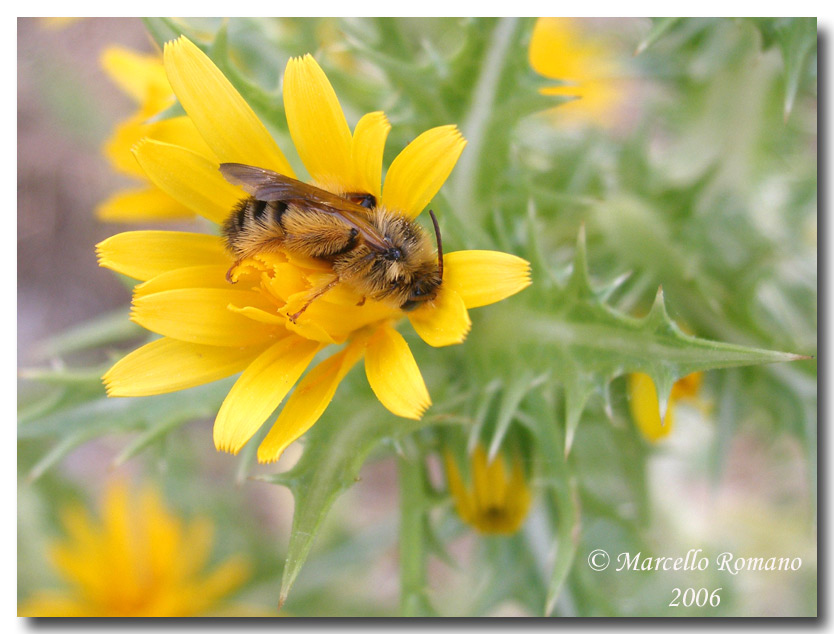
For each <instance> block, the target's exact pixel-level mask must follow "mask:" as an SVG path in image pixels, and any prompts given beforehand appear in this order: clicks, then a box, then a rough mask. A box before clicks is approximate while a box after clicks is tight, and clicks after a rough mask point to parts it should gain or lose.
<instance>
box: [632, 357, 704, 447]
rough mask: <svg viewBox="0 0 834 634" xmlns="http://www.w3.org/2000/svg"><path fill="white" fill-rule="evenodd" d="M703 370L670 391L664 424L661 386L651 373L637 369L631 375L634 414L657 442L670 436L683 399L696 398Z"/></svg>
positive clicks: (681, 380)
mask: <svg viewBox="0 0 834 634" xmlns="http://www.w3.org/2000/svg"><path fill="white" fill-rule="evenodd" d="M703 379H704V374H703V372H694V373H692V374H690V375H687V376H685V377H683V378H682V379H680V380H679V381H676V382H675V384H674V385H673V386H672V392H671V393H670V394H669V403H668V405H667V407H666V418H665V420H664V422H663V424H661V421H660V405H659V403H658V398H657V388H655V385H654V381H652V378H651V377H650V376H649V375H648V374H644V373H642V372H635V373H633V374H629V376H628V405H629V408H630V409H631V416H632V418H634V422H635V423H636V424H637V427H638V429H639V430H640V433H642V434H643V437H644V438H646V440H649V441H651V442H657V441H658V440H660V439H661V438H665V437H666V436H668V435H669V434H670V433H671V431H672V428H673V427H674V425H675V405H676V403H677V402H678V401H680V400H686V399H689V400H692V399H695V398H696V397H697V396H698V393H699V392H700V390H701V383H702V382H703Z"/></svg>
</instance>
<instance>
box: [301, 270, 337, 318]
mask: <svg viewBox="0 0 834 634" xmlns="http://www.w3.org/2000/svg"><path fill="white" fill-rule="evenodd" d="M339 281H340V280H339V278H338V277H336V278H335V279H333V281H331V282H328V283H327V284H325V285H324V286H322V287H320V288H317V289H316V291H315V292H314V293H313V295H312V297H310V298H308V299H307V303H306V304H304V306H302V307H301V310H299V311H298V312H297V313H294V314H292V315H289V318H290V321H291V322H292V323H295V320H296V319H298V317H299V315H301V313H303V312H304V311H305V310H307V307H308V306H310V304H312V303H313V302H314V301H316V300H317V299H318V298H319V297H321V296H322V295H324V294H325V293H326V292H327V291H329V290H330V289H331V288H333V287H334V286H336V284H338V283H339Z"/></svg>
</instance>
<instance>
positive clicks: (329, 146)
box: [284, 55, 353, 193]
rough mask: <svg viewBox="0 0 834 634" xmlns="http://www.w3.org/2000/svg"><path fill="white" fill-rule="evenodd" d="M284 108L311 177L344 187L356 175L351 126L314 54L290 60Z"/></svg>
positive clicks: (321, 181)
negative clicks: (353, 162)
mask: <svg viewBox="0 0 834 634" xmlns="http://www.w3.org/2000/svg"><path fill="white" fill-rule="evenodd" d="M284 110H285V111H286V113H287V123H288V124H289V128H290V135H291V136H292V140H293V143H294V144H295V148H296V150H298V155H299V156H300V157H301V161H302V162H303V163H304V166H305V167H306V168H307V171H308V172H309V173H310V176H311V178H312V179H313V180H314V181H316V182H317V183H318V184H319V185H320V186H322V187H327V188H328V189H331V190H332V189H334V185H335V186H337V187H336V188H342V189H343V188H344V186H345V185H346V184H347V181H348V180H349V179H350V178H351V176H352V174H353V169H352V163H351V136H350V129H349V128H348V125H347V121H346V120H345V115H344V113H343V112H342V107H341V106H340V105H339V100H338V99H337V98H336V93H335V92H334V91H333V87H332V86H331V85H330V82H329V81H328V79H327V76H326V75H325V74H324V71H323V70H322V69H321V67H320V66H319V65H318V63H316V60H315V59H313V57H312V56H311V55H305V56H304V57H294V58H292V59H290V61H289V62H287V70H286V72H285V73H284ZM341 193H344V191H343V192H341Z"/></svg>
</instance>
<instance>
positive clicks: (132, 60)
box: [101, 46, 171, 102]
mask: <svg viewBox="0 0 834 634" xmlns="http://www.w3.org/2000/svg"><path fill="white" fill-rule="evenodd" d="M101 66H102V68H104V71H105V72H106V73H107V74H108V75H109V76H110V79H112V80H113V81H114V82H116V84H118V86H119V88H121V89H122V90H123V91H124V92H126V93H127V94H128V95H130V96H131V97H132V98H133V100H134V101H136V102H141V101H143V100H144V99H146V98H147V96H148V90H149V89H153V88H156V89H167V91H168V92H169V93H170V92H171V88H170V85H169V84H168V78H167V77H166V76H165V68H164V67H163V66H162V60H161V59H160V58H159V56H158V55H144V54H142V53H137V52H136V51H132V50H130V49H127V48H124V47H122V46H110V47H108V48H107V49H105V51H104V53H103V54H102V56H101Z"/></svg>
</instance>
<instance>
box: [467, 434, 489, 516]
mask: <svg viewBox="0 0 834 634" xmlns="http://www.w3.org/2000/svg"><path fill="white" fill-rule="evenodd" d="M488 472H489V465H488V464H487V454H486V451H484V448H483V447H482V446H481V445H478V446H477V447H475V451H474V452H473V453H472V496H473V499H474V501H475V510H476V511H477V512H479V513H483V512H484V511H485V510H486V509H487V508H489V507H490V506H492V497H491V493H492V492H491V491H490V488H489V476H488Z"/></svg>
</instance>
